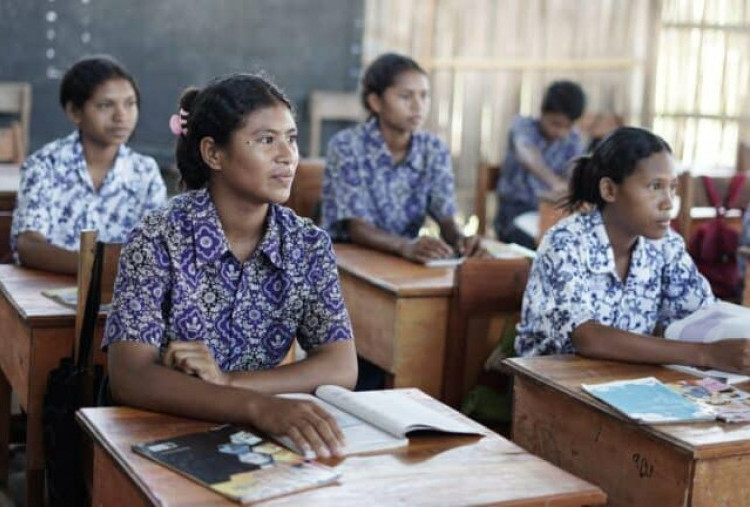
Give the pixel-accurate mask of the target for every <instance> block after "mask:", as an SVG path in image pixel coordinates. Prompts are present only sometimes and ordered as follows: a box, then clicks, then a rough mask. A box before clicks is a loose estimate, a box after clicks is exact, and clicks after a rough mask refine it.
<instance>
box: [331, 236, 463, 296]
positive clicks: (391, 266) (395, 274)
mask: <svg viewBox="0 0 750 507" xmlns="http://www.w3.org/2000/svg"><path fill="white" fill-rule="evenodd" d="M333 248H334V251H335V252H336V264H337V265H338V267H339V272H342V273H346V274H348V275H352V276H354V277H356V278H359V279H362V280H364V281H366V282H368V283H371V284H372V285H375V286H377V287H380V288H381V289H385V290H386V291H388V292H392V293H394V294H396V295H398V296H399V297H419V296H422V297H425V296H449V295H450V294H451V292H452V290H453V272H454V271H455V268H454V267H448V268H427V267H425V266H422V265H421V264H417V263H414V262H411V261H408V260H406V259H403V258H401V257H397V256H395V255H391V254H387V253H383V252H379V251H377V250H373V249H370V248H365V247H362V246H359V245H352V244H343V243H339V244H336V245H334V247H333Z"/></svg>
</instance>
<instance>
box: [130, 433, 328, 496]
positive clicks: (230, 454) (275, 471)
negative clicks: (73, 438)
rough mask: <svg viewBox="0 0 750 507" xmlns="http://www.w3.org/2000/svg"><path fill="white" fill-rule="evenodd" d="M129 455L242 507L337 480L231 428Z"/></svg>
mask: <svg viewBox="0 0 750 507" xmlns="http://www.w3.org/2000/svg"><path fill="white" fill-rule="evenodd" d="M133 451H135V452H136V453H138V454H140V455H142V456H145V457H146V458H149V459H151V460H154V461H156V462H157V463H159V464H161V465H164V466H165V467H167V468H170V469H171V470H173V471H175V472H178V473H180V474H182V475H184V476H186V477H187V478H189V479H192V480H193V481H196V482H198V483H200V484H202V485H204V486H206V487H208V488H210V489H212V490H214V491H215V492H217V493H219V494H221V495H223V496H225V497H227V498H230V499H232V500H234V501H236V502H241V503H250V502H258V501H260V500H265V499H268V498H274V497H277V496H281V495H286V494H288V493H294V492H296V491H302V490H305V489H310V488H315V487H318V486H324V485H326V484H331V483H333V482H336V480H338V478H339V477H340V474H339V473H338V472H337V471H336V470H334V469H332V468H329V467H326V466H323V465H320V464H318V463H311V462H308V461H305V459H304V458H303V457H302V456H300V455H298V454H294V453H293V452H291V451H288V450H287V449H284V448H283V447H281V446H279V445H276V444H275V443H273V442H270V441H268V440H265V439H263V438H261V437H258V436H256V435H255V434H253V433H250V432H248V431H244V430H242V429H240V428H238V427H236V426H232V425H225V426H219V427H217V428H212V429H210V430H208V431H202V432H198V433H190V434H187V435H182V436H178V437H174V438H165V439H161V440H153V441H150V442H143V443H140V444H136V445H134V446H133Z"/></svg>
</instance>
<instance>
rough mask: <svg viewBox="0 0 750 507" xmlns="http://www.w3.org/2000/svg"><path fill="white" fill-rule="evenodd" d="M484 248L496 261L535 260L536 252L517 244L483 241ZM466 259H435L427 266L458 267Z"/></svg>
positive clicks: (427, 263) (426, 264)
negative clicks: (521, 258)
mask: <svg viewBox="0 0 750 507" xmlns="http://www.w3.org/2000/svg"><path fill="white" fill-rule="evenodd" d="M482 246H483V247H484V248H485V249H486V250H487V251H488V252H489V253H490V255H492V257H494V258H495V259H516V258H518V257H527V258H529V259H534V258H535V257H536V252H535V251H534V250H531V249H529V248H526V247H525V246H522V245H518V244H516V243H501V242H500V241H495V240H491V239H483V240H482ZM465 259H466V257H451V258H448V259H435V260H433V261H427V262H426V263H425V266H427V267H428V268H445V267H451V266H458V265H459V264H461V263H462V262H463V261H464V260H465Z"/></svg>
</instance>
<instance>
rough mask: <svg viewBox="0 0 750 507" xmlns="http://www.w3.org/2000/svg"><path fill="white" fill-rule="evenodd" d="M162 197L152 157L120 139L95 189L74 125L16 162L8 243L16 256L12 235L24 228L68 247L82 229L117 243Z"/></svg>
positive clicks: (163, 189)
mask: <svg viewBox="0 0 750 507" xmlns="http://www.w3.org/2000/svg"><path fill="white" fill-rule="evenodd" d="M166 201H167V190H166V187H165V185H164V181H163V180H162V178H161V174H160V173H159V166H158V165H157V164H156V161H155V160H154V159H153V158H151V157H146V156H143V155H140V154H138V153H136V152H134V151H133V150H131V149H130V148H128V147H127V146H125V145H121V146H120V148H119V150H118V152H117V158H116V159H115V163H114V165H113V166H112V168H111V169H110V170H109V172H108V173H107V175H106V176H105V178H104V181H103V182H102V185H101V187H100V188H99V190H98V191H97V190H95V189H94V185H93V183H92V181H91V177H90V176H89V173H88V170H87V168H86V159H85V157H84V154H83V145H82V144H81V140H80V135H79V133H78V131H76V132H74V133H72V134H70V135H69V136H67V137H64V138H62V139H58V140H56V141H53V142H51V143H49V144H47V145H46V146H44V147H43V148H41V149H40V150H39V151H37V152H35V153H34V154H33V155H31V156H30V157H29V158H28V159H26V161H25V162H24V164H23V166H22V167H21V184H20V188H19V191H18V198H17V202H16V209H15V211H14V212H13V225H12V227H11V247H12V249H13V252H14V255H16V256H17V250H18V235H19V234H21V233H22V232H25V231H36V232H39V233H41V234H42V235H43V236H44V237H45V238H47V240H48V241H49V242H50V243H51V244H53V245H55V246H59V247H61V248H65V249H68V250H78V247H79V241H80V234H81V231H82V230H84V229H96V230H98V231H99V238H100V239H101V240H102V241H107V242H113V243H122V242H124V241H125V238H126V237H127V234H128V232H129V231H130V230H131V229H132V228H133V227H134V226H135V225H136V224H137V223H138V222H139V221H140V220H141V218H143V216H144V215H145V214H146V213H147V212H149V211H151V210H154V209H156V208H159V207H161V206H163V205H164V204H165V203H166Z"/></svg>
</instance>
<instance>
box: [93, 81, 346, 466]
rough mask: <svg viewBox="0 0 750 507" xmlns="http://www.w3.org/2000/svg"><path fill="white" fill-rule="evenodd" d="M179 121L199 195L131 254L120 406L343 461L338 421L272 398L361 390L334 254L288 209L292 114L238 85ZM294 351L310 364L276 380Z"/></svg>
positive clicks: (123, 275)
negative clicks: (327, 387) (247, 432)
mask: <svg viewBox="0 0 750 507" xmlns="http://www.w3.org/2000/svg"><path fill="white" fill-rule="evenodd" d="M180 108H181V109H180V112H181V115H182V118H183V123H184V126H183V128H182V129H180V121H179V118H176V117H173V121H171V122H170V124H171V125H172V126H175V123H176V126H177V128H178V132H180V134H179V137H178V141H177V150H176V154H177V166H178V168H179V170H180V173H181V175H182V178H183V180H184V183H185V185H186V186H187V188H188V189H189V191H187V192H185V193H183V194H181V195H179V196H177V197H174V198H173V199H172V200H171V201H170V203H169V204H168V206H167V207H166V208H164V209H162V210H159V211H156V212H153V213H151V214H149V215H148V216H147V217H146V218H145V219H144V221H143V222H142V223H141V224H140V225H138V226H137V227H136V228H135V229H134V230H133V231H132V233H131V234H130V237H129V238H128V242H127V244H126V245H125V247H124V249H123V252H122V256H121V258H120V267H119V272H118V276H117V281H116V283H115V295H114V301H113V303H112V310H111V311H110V313H109V317H108V318H107V329H106V334H105V339H104V343H103V346H104V347H105V348H107V350H108V361H109V363H108V364H109V373H110V383H111V389H112V395H113V397H114V399H115V400H116V401H119V402H120V403H124V404H127V405H133V406H137V407H143V408H145V409H149V410H156V411H161V412H169V413H175V414H179V415H184V416H188V417H196V418H200V419H210V420H216V421H222V422H239V423H252V424H253V425H255V427H257V428H258V429H260V430H263V431H267V432H269V433H274V434H281V435H287V436H289V437H290V438H292V440H294V441H295V442H296V443H297V445H299V446H300V447H301V448H305V449H313V450H315V452H316V453H317V455H318V456H321V457H327V456H329V455H330V454H331V453H334V454H336V453H338V452H339V448H340V446H341V444H342V435H341V432H340V429H339V428H338V426H337V425H336V422H335V420H334V419H333V418H332V417H331V416H330V415H328V414H327V413H326V412H325V411H323V410H322V409H320V408H319V407H318V406H317V405H315V404H312V403H309V402H302V401H292V400H288V399H283V398H278V397H275V396H272V395H273V394H276V393H285V392H311V391H313V390H314V389H315V388H316V387H317V386H319V385H321V384H337V385H341V386H344V387H347V388H350V387H352V386H353V385H354V382H355V380H356V377H357V370H356V360H355V353H354V343H353V341H352V330H351V324H350V321H349V316H348V314H347V311H346V308H345V307H344V301H343V297H342V294H341V288H340V286H339V280H338V274H337V271H336V262H335V258H334V256H333V249H332V247H331V241H330V239H329V238H328V235H327V234H325V232H323V231H322V230H320V229H318V228H317V227H315V226H314V225H313V224H312V222H311V221H310V220H308V219H302V218H299V217H297V216H296V215H295V214H294V212H292V211H291V210H289V209H288V208H285V207H282V206H280V205H279V204H278V203H281V202H284V201H285V200H286V199H287V198H288V197H289V192H290V190H291V185H292V180H293V178H294V173H295V171H296V168H297V162H298V160H299V155H298V152H297V127H296V125H295V122H294V116H293V112H292V106H291V103H290V102H289V100H288V99H287V98H286V97H285V96H284V95H283V94H282V92H281V91H279V90H278V89H277V88H276V87H275V86H274V85H272V84H270V83H269V82H267V81H266V80H264V79H263V78H261V77H258V76H254V75H247V74H237V75H233V76H230V77H227V78H224V79H219V80H216V81H213V82H212V83H211V84H209V85H208V86H207V87H206V88H205V89H204V90H202V91H198V90H196V89H189V90H186V91H185V93H184V94H183V95H182V98H181V100H180ZM174 120H177V121H176V122H175V121H174ZM295 337H296V338H297V340H298V341H299V343H300V345H301V346H302V347H303V348H304V349H305V350H306V351H307V358H306V359H305V360H303V361H299V362H296V363H294V364H290V365H285V366H280V367H276V366H278V364H279V363H280V362H281V361H282V360H283V359H284V357H285V356H286V354H287V352H288V351H289V349H290V347H291V346H292V344H293V340H294V339H295Z"/></svg>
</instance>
